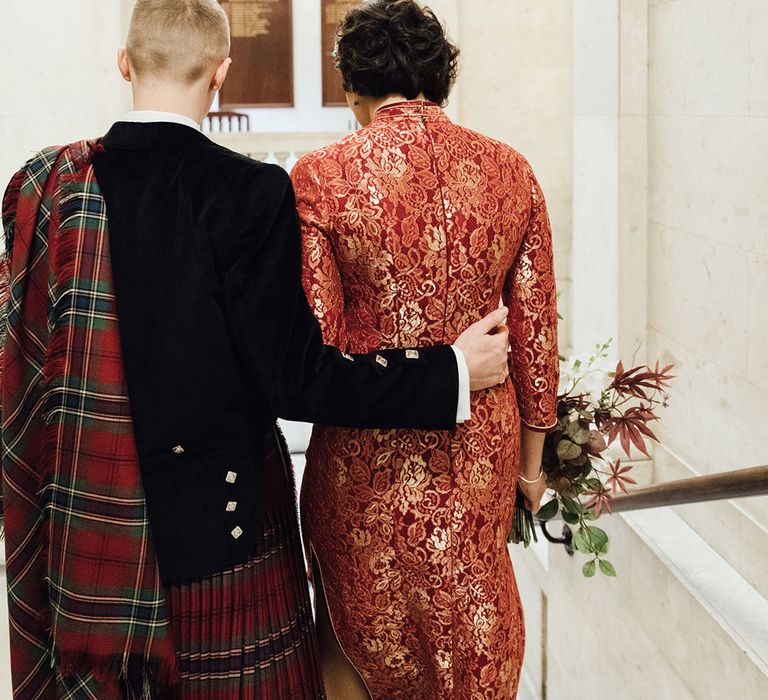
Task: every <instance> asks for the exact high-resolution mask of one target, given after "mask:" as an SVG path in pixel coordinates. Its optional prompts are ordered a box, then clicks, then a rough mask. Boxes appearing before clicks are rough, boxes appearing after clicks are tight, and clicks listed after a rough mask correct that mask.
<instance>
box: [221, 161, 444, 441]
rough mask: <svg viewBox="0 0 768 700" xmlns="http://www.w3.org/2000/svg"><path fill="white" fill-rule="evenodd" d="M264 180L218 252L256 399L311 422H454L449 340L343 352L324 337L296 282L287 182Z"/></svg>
mask: <svg viewBox="0 0 768 700" xmlns="http://www.w3.org/2000/svg"><path fill="white" fill-rule="evenodd" d="M264 179H265V178H262V180H264ZM266 180H268V181H269V182H268V183H266V184H265V183H264V182H262V186H261V187H258V186H256V185H254V187H253V188H252V189H253V193H252V195H251V203H250V208H251V212H252V213H251V214H250V215H246V216H245V217H244V219H243V221H242V223H241V224H239V225H238V226H236V227H235V226H233V227H231V228H230V230H229V231H228V235H227V243H226V244H225V246H224V250H220V251H219V254H218V255H217V258H218V260H219V265H220V266H221V269H220V275H221V286H222V293H221V297H222V305H223V308H224V313H225V315H226V317H227V324H228V326H229V332H230V335H231V337H232V339H233V342H234V344H235V346H236V347H237V349H238V353H239V355H240V358H241V361H242V364H243V367H244V369H245V370H246V371H247V373H248V375H249V377H250V379H251V381H252V383H253V385H254V388H255V391H257V392H258V395H259V397H258V398H260V399H261V400H263V401H264V403H265V404H266V405H267V406H268V407H269V409H270V411H271V412H272V414H273V415H276V416H279V417H281V418H287V419H290V420H298V421H305V422H309V423H323V424H327V425H339V426H345V427H353V428H421V429H425V430H430V429H431V430H437V429H445V430H449V429H452V428H454V427H455V425H456V407H457V400H458V386H459V385H458V368H457V363H456V357H455V355H454V353H453V351H452V350H451V348H450V347H449V346H446V345H442V346H437V347H433V348H420V349H419V350H418V351H416V352H415V353H414V352H413V351H412V352H410V353H409V352H406V351H404V350H380V351H378V352H374V353H370V354H368V355H347V354H344V353H342V352H341V351H340V350H338V349H337V348H334V347H331V346H328V345H324V344H323V339H322V333H321V330H320V326H319V324H318V322H317V319H316V318H315V317H314V315H313V314H312V310H311V309H310V308H309V304H308V302H307V298H306V296H305V294H304V290H303V289H302V284H301V281H302V261H301V232H300V227H299V220H298V216H297V214H296V201H295V198H294V192H293V187H292V186H291V182H290V180H289V179H288V176H287V175H286V174H285V173H284V172H282V171H281V172H280V173H278V172H276V171H271V172H270V173H268V177H266ZM265 202H269V205H266V204H265ZM243 206H244V207H248V206H249V204H248V202H243Z"/></svg>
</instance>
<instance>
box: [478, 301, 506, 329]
mask: <svg viewBox="0 0 768 700" xmlns="http://www.w3.org/2000/svg"><path fill="white" fill-rule="evenodd" d="M508 311H509V310H508V309H507V307H506V306H503V307H502V308H500V309H496V311H494V312H493V313H490V314H488V315H487V316H486V317H485V318H482V319H480V320H479V321H478V322H477V323H474V324H472V328H475V329H477V330H478V331H480V332H481V333H483V334H484V335H487V334H489V333H491V332H492V331H493V330H494V329H495V328H497V327H498V326H501V325H503V324H504V322H505V321H506V318H507V313H508Z"/></svg>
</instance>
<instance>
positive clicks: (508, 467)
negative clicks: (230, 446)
mask: <svg viewBox="0 0 768 700" xmlns="http://www.w3.org/2000/svg"><path fill="white" fill-rule="evenodd" d="M414 37H418V39H419V41H420V42H421V43H418V45H417V46H416V45H415V44H414V41H415V40H414ZM426 37H429V41H427V39H426ZM420 51H421V52H423V54H424V55H423V56H422V55H421V54H420V53H419V52H420ZM337 53H338V58H337V61H338V63H339V67H340V69H341V72H342V76H343V78H344V81H345V87H346V88H347V93H348V100H349V102H350V106H352V108H353V110H354V111H355V114H356V116H358V119H359V121H361V123H363V124H364V128H362V129H361V130H360V131H358V132H357V133H355V134H353V135H351V136H349V137H347V138H345V139H344V140H342V141H340V142H339V143H337V144H334V145H332V146H329V147H326V148H323V149H321V150H320V151H317V152H315V153H312V154H310V155H308V156H306V157H305V158H303V159H302V160H301V161H299V163H298V164H297V166H296V168H295V169H294V171H293V172H292V179H293V181H294V185H295V189H296V193H297V201H298V207H299V214H300V217H301V220H302V225H303V240H304V286H305V291H306V293H307V297H308V298H309V300H310V304H311V305H312V306H313V308H314V310H315V314H316V316H317V317H318V319H319V320H320V322H321V325H322V327H323V333H324V339H325V340H326V342H330V343H334V344H337V345H338V346H339V347H341V348H343V349H346V350H347V351H349V352H353V351H354V352H359V351H366V350H367V349H369V348H372V347H379V346H381V345H384V346H387V345H389V346H392V347H405V348H408V347H411V348H415V347H416V346H419V345H422V346H423V345H429V344H436V343H442V342H446V341H448V342H450V339H451V338H453V337H455V335H456V333H457V331H458V330H459V329H460V328H461V327H462V325H463V324H466V323H467V321H472V320H475V319H477V318H479V317H481V316H482V315H483V314H484V313H487V312H488V311H489V310H493V309H494V308H497V307H498V306H499V305H500V304H501V303H504V304H505V305H506V306H508V308H509V309H510V312H509V321H508V325H509V330H510V341H511V353H510V369H511V379H508V380H507V381H506V382H505V383H504V384H503V385H501V386H497V387H495V388H493V389H489V390H487V391H484V392H479V393H477V394H475V395H473V398H472V420H471V421H469V422H467V423H465V424H463V425H462V426H459V427H458V428H457V429H456V430H454V431H452V432H450V433H437V432H433V431H418V430H396V431H381V430H348V429H341V428H330V427H324V426H316V427H315V429H314V431H313V436H312V440H311V443H310V446H309V449H308V452H307V467H306V470H305V475H304V484H303V487H302V497H301V504H302V513H303V520H304V532H305V538H306V539H307V542H308V543H309V546H310V548H311V551H312V553H313V557H314V560H315V562H316V574H318V575H320V574H322V580H321V581H319V583H320V584H322V585H321V586H320V590H321V591H323V592H324V593H325V599H326V601H327V609H328V611H329V613H330V616H329V625H330V627H331V628H332V629H331V633H327V634H324V630H323V622H322V617H321V618H320V620H321V622H320V638H321V645H322V646H323V647H324V649H323V655H324V665H325V667H326V686H327V687H328V684H329V682H330V683H331V684H334V683H336V682H338V683H339V685H338V686H337V688H338V689H339V690H337V691H336V696H337V697H349V698H353V697H354V698H357V697H358V695H359V696H360V697H362V696H363V694H362V693H361V692H360V691H359V690H358V691H357V693H356V694H349V693H350V691H349V690H345V689H343V688H344V684H345V683H346V684H347V685H346V688H351V687H353V686H354V683H355V682H354V680H352V681H348V680H341V679H346V678H349V677H351V676H352V675H354V673H353V672H351V671H350V669H344V668H343V666H344V664H343V663H339V662H338V659H339V656H340V655H339V654H338V653H337V652H334V651H333V648H334V647H335V641H334V640H333V637H334V636H335V637H336V641H338V644H339V646H340V647H341V650H342V651H343V656H345V657H347V658H349V659H350V661H351V664H352V666H353V667H354V671H356V672H357V674H359V677H360V679H361V680H362V682H363V683H364V684H365V685H366V686H367V689H368V691H369V693H370V695H371V696H372V697H374V698H392V700H396V699H399V698H409V697H429V698H437V697H440V698H456V699H458V698H470V697H472V698H474V697H480V696H483V697H494V698H499V699H501V698H512V697H515V693H516V687H517V683H518V680H519V675H518V674H519V670H520V664H521V662H522V656H523V638H524V630H523V620H522V611H521V608H520V601H519V595H518V593H517V588H516V584H515V579H514V573H513V571H512V566H511V562H510V559H509V555H508V552H507V547H506V537H507V534H508V532H509V528H510V526H511V523H512V515H513V511H514V506H515V492H516V485H517V483H519V482H518V477H519V476H524V475H525V474H527V473H530V472H528V471H524V470H523V466H522V465H521V434H522V433H525V436H526V438H527V439H530V438H529V437H528V436H530V435H535V434H537V433H541V432H543V431H545V430H547V429H548V428H550V427H551V426H552V425H553V423H554V422H555V404H556V396H557V384H558V350H557V310H556V290H555V277H554V270H553V261H552V241H551V231H550V224H549V220H548V217H547V212H546V206H545V202H544V198H543V195H542V193H541V190H540V188H539V185H538V183H537V181H536V178H535V177H534V175H533V172H532V170H531V167H530V165H529V164H528V162H527V161H526V160H525V159H524V158H523V157H522V156H521V155H520V154H519V153H517V152H516V151H515V150H514V149H512V148H511V147H509V146H507V145H504V144H501V143H499V142H497V141H494V140H492V139H490V138H487V137H485V136H482V135H480V134H477V133H475V132H473V131H470V130H468V129H465V128H462V127H460V126H458V125H456V124H454V123H452V122H451V120H450V119H449V118H448V117H447V116H446V114H445V113H444V112H443V110H442V109H441V108H440V107H439V106H438V104H436V103H435V102H434V101H430V100H429V99H424V96H425V95H423V94H422V95H418V93H419V87H421V88H422V92H424V93H427V97H429V94H428V93H429V92H430V91H431V92H432V93H433V94H434V95H435V98H436V100H438V101H439V100H443V99H445V96H446V94H447V93H446V90H447V89H449V87H450V80H448V79H447V78H446V76H449V75H451V74H455V65H454V64H453V61H454V60H455V50H454V49H453V47H451V46H450V44H446V40H445V37H444V36H443V34H442V29H441V28H440V25H439V23H438V22H437V21H436V20H435V19H434V16H432V15H431V14H430V13H429V12H428V11H424V10H422V9H421V8H420V7H419V6H418V5H417V4H416V3H414V2H411V0H401V1H400V2H385V1H383V0H381V1H377V2H373V3H370V4H368V5H366V6H364V7H362V8H360V9H355V10H352V11H350V13H349V15H348V16H347V19H346V20H345V22H344V23H343V24H342V29H341V32H340V38H339V44H338V49H337ZM410 62H412V65H411V64H410ZM403 66H408V69H409V71H410V72H408V73H406V72H404V69H403ZM431 71H433V72H431ZM393 76H394V77H393ZM419 80H421V81H423V82H422V84H421V85H420V84H419V83H418V81H419ZM356 88H357V89H356ZM363 90H364V92H363ZM407 93H411V94H407ZM414 93H415V95H417V97H416V99H413V97H414ZM413 357H414V358H415V359H416V358H418V352H415V353H414V354H413ZM521 425H525V426H526V427H525V428H522V427H521ZM542 437H543V436H539V437H535V438H533V440H534V441H535V442H538V444H539V446H538V448H533V449H531V448H530V446H529V447H528V448H527V451H528V453H529V457H528V458H527V459H526V460H525V462H526V464H525V468H526V470H527V469H530V466H529V465H528V464H527V462H532V460H536V459H538V460H539V461H538V463H536V464H535V469H536V470H537V471H540V470H539V465H540V463H541V462H540V458H541V454H540V444H541V443H542V442H543V439H542ZM539 441H541V442H539ZM523 449H524V450H525V449H526V448H525V446H523ZM537 449H538V456H536V454H535V453H536V451H537ZM530 455H533V456H532V457H531V456H530ZM531 483H533V481H531ZM537 488H538V486H537ZM539 493H541V491H539ZM538 498H540V495H539V496H538ZM321 602H322V601H321ZM321 610H322V605H321ZM324 639H325V640H326V643H324V642H323V640H324ZM329 650H330V651H329ZM329 669H330V670H329ZM329 679H330V680H329ZM345 693H347V694H345ZM330 697H332V698H333V697H334V694H330Z"/></svg>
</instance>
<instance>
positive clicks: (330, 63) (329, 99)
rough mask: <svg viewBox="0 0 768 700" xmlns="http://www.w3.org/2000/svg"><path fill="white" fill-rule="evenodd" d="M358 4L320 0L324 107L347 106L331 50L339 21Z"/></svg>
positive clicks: (338, 0) (355, 1) (333, 47)
mask: <svg viewBox="0 0 768 700" xmlns="http://www.w3.org/2000/svg"><path fill="white" fill-rule="evenodd" d="M359 4H360V0H321V12H322V23H323V27H322V36H323V40H322V45H323V55H322V63H323V106H324V107H339V106H344V107H346V105H347V100H346V97H345V96H344V88H342V87H341V75H340V74H339V71H337V70H336V66H335V62H334V59H333V50H334V49H335V48H336V32H337V31H338V29H339V25H340V24H341V21H342V20H343V19H344V17H345V15H346V14H347V12H348V11H349V9H350V8H351V7H355V5H359Z"/></svg>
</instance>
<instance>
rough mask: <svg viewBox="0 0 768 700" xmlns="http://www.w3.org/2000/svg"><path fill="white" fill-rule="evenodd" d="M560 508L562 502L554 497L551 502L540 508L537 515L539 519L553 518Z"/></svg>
mask: <svg viewBox="0 0 768 700" xmlns="http://www.w3.org/2000/svg"><path fill="white" fill-rule="evenodd" d="M558 510H560V502H559V501H558V500H557V499H556V498H553V499H552V500H551V501H550V502H549V503H546V504H544V505H543V506H542V507H541V508H539V511H538V513H536V517H537V518H538V519H539V520H551V519H552V518H554V517H555V516H556V515H557V511H558Z"/></svg>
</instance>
